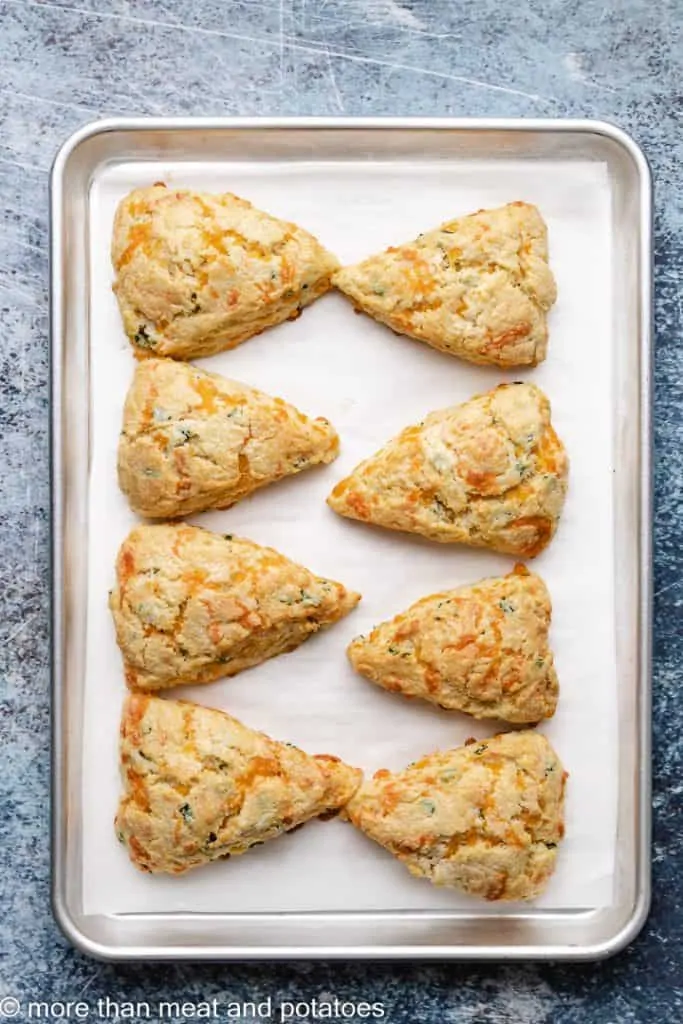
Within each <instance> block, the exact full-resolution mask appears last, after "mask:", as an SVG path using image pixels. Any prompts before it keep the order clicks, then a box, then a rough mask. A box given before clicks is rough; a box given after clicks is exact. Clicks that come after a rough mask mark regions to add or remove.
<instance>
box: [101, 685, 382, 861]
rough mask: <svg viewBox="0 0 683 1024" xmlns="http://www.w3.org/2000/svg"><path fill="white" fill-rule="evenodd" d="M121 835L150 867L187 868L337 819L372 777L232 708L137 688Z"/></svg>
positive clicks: (126, 751)
mask: <svg viewBox="0 0 683 1024" xmlns="http://www.w3.org/2000/svg"><path fill="white" fill-rule="evenodd" d="M120 755H121V778H122V782H123V790H124V791H123V796H122V797H121V801H120V803H119V808H118V813H117V815H116V833H117V835H118V838H119V840H120V842H122V843H123V844H124V845H125V846H126V848H127V850H128V853H129V855H130V859H131V860H132V862H133V863H134V864H135V866H136V867H138V868H140V870H141V871H152V872H166V873H168V874H172V875H179V874H181V873H182V872H184V871H188V870H189V869H190V868H196V867H200V866H201V865H202V864H207V863H208V862H209V861H212V860H219V859H221V858H226V857H230V856H232V855H233V854H240V853H245V852H246V851H247V850H248V849H249V848H250V847H252V846H257V845H258V844H260V843H265V842H267V841H268V840H269V839H275V838H276V837H277V836H279V835H282V833H283V832H288V831H289V830H291V829H294V828H297V827H298V826H299V825H302V824H303V823H304V822H306V821H309V819H311V818H316V817H331V816H332V815H334V814H336V813H337V811H338V810H339V809H340V808H341V807H342V806H343V805H344V804H345V803H346V802H347V801H348V800H349V799H350V798H351V796H353V794H354V792H355V791H356V789H357V788H358V786H359V784H360V781H361V778H362V774H361V772H360V771H359V770H358V769H357V768H351V767H349V765H347V764H344V763H343V762H342V761H340V760H339V759H338V758H336V757H331V756H329V755H327V754H316V755H314V756H311V755H309V754H305V753H304V752H303V750H299V749H298V748H297V747H295V746H293V745H292V744H291V743H277V742H276V741H275V740H271V739H270V738H269V737H268V736H265V735H264V734H263V733H260V732H255V731H254V730H253V729H248V728H247V727H246V726H245V725H242V723H241V722H238V721H237V719H235V718H231V716H230V715H226V714H225V713H224V712H222V711H214V710H212V709H211V708H205V707H200V706H199V705H198V704H190V703H188V702H186V701H175V700H163V699H161V698H160V697H148V696H146V695H144V694H132V695H131V696H129V697H128V699H127V700H126V703H125V705H124V709H123V718H122V721H121V745H120Z"/></svg>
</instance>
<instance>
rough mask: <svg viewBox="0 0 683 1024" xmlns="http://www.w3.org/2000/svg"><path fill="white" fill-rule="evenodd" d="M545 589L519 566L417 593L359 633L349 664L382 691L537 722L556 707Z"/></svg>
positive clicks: (486, 714) (483, 715) (473, 712)
mask: <svg viewBox="0 0 683 1024" xmlns="http://www.w3.org/2000/svg"><path fill="white" fill-rule="evenodd" d="M550 615H551V604H550V595H549V594H548V591H547V589H546V586H545V584H544V582H543V580H542V579H541V578H540V576H536V575H535V574H534V573H530V572H529V570H528V569H526V568H525V567H524V566H523V565H518V566H516V567H515V569H514V572H511V573H509V574H508V575H507V576H502V577H501V576H493V577H490V578H489V579H484V580H480V581H479V582H478V583H474V584H471V585H469V586H464V587H458V588H457V589H456V590H449V591H446V592H445V593H443V594H432V595H431V596H430V597H423V598H422V599H421V600H420V601H417V602H416V603H415V604H413V605H411V606H410V608H408V610H407V611H405V612H403V613H402V614H400V615H397V616H396V617H395V618H393V619H392V620H391V621H390V622H383V623H382V624H381V625H379V626H376V627H375V628H374V629H373V630H372V632H371V633H370V634H369V635H368V636H361V637H358V639H357V640H354V641H353V643H351V644H350V646H349V648H348V655H349V659H350V661H351V664H352V665H353V667H354V668H355V669H356V671H357V672H360V673H361V674H362V675H364V676H367V678H368V679H372V681H373V682H375V683H379V685H380V686H383V687H384V689H385V690H392V691H394V692H396V693H402V694H404V695H405V696H406V697H422V698H423V699H424V700H428V701H431V703H432V704H438V705H439V706H440V707H442V708H447V709H452V710H455V711H464V712H465V713H466V714H468V715H474V717H475V718H498V719H501V720H502V721H505V722H527V723H529V722H540V721H541V719H543V718H551V717H552V716H553V715H554V714H555V708H556V706H557V695H558V682H557V674H556V672H555V666H554V664H553V655H552V651H551V650H550V647H549V645H548V628H549V626H550Z"/></svg>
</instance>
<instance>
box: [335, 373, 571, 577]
mask: <svg viewBox="0 0 683 1024" xmlns="http://www.w3.org/2000/svg"><path fill="white" fill-rule="evenodd" d="M568 471H569V463H568V460H567V455H566V452H565V450H564V447H563V445H562V442H561V441H560V440H559V438H558V437H557V434H556V433H555V431H554V430H553V428H552V425H551V423H550V403H549V401H548V399H547V398H546V396H545V395H544V394H543V392H542V391H541V390H540V389H539V388H537V387H535V386H534V385H533V384H501V385H500V387H497V388H494V390H493V391H488V392H486V394H483V395H476V396H475V397H474V398H471V399H470V400H469V401H467V402H463V403H462V405H456V406H453V407H452V408H450V409H442V410H440V411H439V412H433V413H430V414H429V415H428V416H427V417H426V418H425V419H424V421H423V422H422V423H418V424H416V425H415V426H412V427H408V428H407V429H406V430H404V431H403V432H402V433H400V434H399V435H398V436H397V437H395V438H394V439H393V440H392V441H390V442H389V443H388V444H387V445H386V447H384V448H382V449H381V450H380V451H379V452H377V454H376V455H373V456H372V457H371V458H369V459H367V460H366V461H365V462H361V464H360V465H359V466H357V467H356V469H355V470H354V471H353V472H352V473H351V475H350V476H349V477H347V478H346V479H345V480H342V481H341V482H340V483H339V484H337V486H336V487H335V488H334V490H333V491H332V494H331V495H330V496H329V498H328V499H327V500H328V504H329V505H330V506H331V508H333V509H334V511H335V512H338V513H339V515H342V516H348V517H349V518H350V519H360V520H363V521H364V522H367V523H374V524H375V525H377V526H384V527H386V528H388V529H391V530H407V531H409V532H410V533H419V534H422V536H423V537H429V538H430V539H431V540H436V541H441V542H443V543H447V544H450V543H459V544H470V545H473V546H475V547H487V548H493V549H494V550H495V551H502V552H504V553H506V554H511V555H517V556H519V557H524V558H533V557H534V556H535V555H538V554H539V553H540V552H541V551H542V550H543V549H544V548H545V547H546V545H547V544H548V543H549V541H550V540H551V538H552V537H553V535H554V533H555V530H556V529H557V524H558V521H559V518H560V513H561V511H562V506H563V505H564V499H565V494H566V490H567V475H568Z"/></svg>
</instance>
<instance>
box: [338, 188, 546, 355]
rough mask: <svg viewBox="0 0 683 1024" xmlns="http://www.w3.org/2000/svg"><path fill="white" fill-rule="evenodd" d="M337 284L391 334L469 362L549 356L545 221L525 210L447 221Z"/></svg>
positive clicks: (347, 272)
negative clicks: (416, 341) (386, 327)
mask: <svg viewBox="0 0 683 1024" xmlns="http://www.w3.org/2000/svg"><path fill="white" fill-rule="evenodd" d="M332 282H333V284H334V285H335V286H336V287H337V288H339V289H340V290H341V291H342V292H345V293H346V295H348V296H349V298H351V299H352V300H353V302H354V303H355V305H356V306H357V307H358V308H359V309H361V310H363V311H364V312H365V313H369V314H370V316H372V317H374V318H375V319H376V320H380V321H381V322H382V323H385V324H387V325H388V326H389V327H391V328H392V330H394V331H397V332H398V333H399V334H408V335H410V337H412V338H417V339H418V340H419V341H425V342H427V344H428V345H431V346H432V348H436V349H440V350H441V351H442V352H447V353H449V354H450V355H455V356H460V357H461V358H462V359H467V360H469V361H470V362H472V363H493V364H494V365H496V366H535V365H536V364H537V363H540V362H541V361H542V360H543V359H545V356H546V349H547V343H548V328H547V325H546V313H547V312H548V310H549V309H550V307H551V306H552V305H553V303H554V302H555V299H556V296H557V292H556V288H555V279H554V278H553V275H552V272H551V270H550V268H549V266H548V234H547V229H546V226H545V222H544V220H543V218H542V217H541V215H540V213H539V212H538V210H537V209H536V207H535V206H530V205H529V204H528V203H520V202H517V203H508V204H507V206H501V207H500V208H498V209H495V210H480V211H479V212H478V213H473V214H470V215H469V216H468V217H461V218H459V219H458V220H452V221H449V222H448V223H446V224H442V225H441V227H439V228H436V230H434V231H429V232H427V233H426V234H424V235H419V236H418V238H416V239H415V241H414V242H410V243H408V244H406V245H399V246H392V247H391V248H390V249H387V251H386V252H383V253H380V254H379V255H377V256H371V257H370V258H369V259H366V260H363V262H362V263H358V264H356V265H355V266H351V267H343V268H342V269H341V270H339V271H337V273H336V274H335V275H334V277H333V278H332Z"/></svg>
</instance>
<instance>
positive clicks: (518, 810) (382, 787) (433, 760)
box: [343, 730, 567, 900]
mask: <svg viewBox="0 0 683 1024" xmlns="http://www.w3.org/2000/svg"><path fill="white" fill-rule="evenodd" d="M566 777H567V776H566V773H565V772H564V770H563V768H562V765H561V764H560V761H559V759H558V757H557V754H556V753H555V751H554V750H553V748H552V747H551V745H550V743H549V742H548V740H547V739H546V738H545V737H544V736H541V735H540V733H537V732H534V731H533V730H524V731H522V732H510V733H505V734H503V735H500V736H494V737H493V738H492V739H487V740H481V741H477V740H468V742H467V743H466V744H465V746H464V747H458V748H457V749H455V750H446V751H443V752H436V753H433V754H428V755H427V756H426V757H423V758H422V759H421V760H420V761H416V762H415V763H414V764H412V765H409V767H408V768H406V769H405V771H402V772H394V773H392V772H389V771H386V770H383V771H379V772H376V773H375V776H374V778H373V779H372V780H371V781H369V782H366V783H364V785H362V786H361V788H360V789H359V790H358V791H357V793H356V795H355V796H354V797H353V799H352V800H351V801H350V802H349V803H348V804H347V806H346V808H345V810H344V812H343V813H344V815H345V816H346V817H348V818H349V819H350V820H351V821H352V822H353V824H354V825H356V826H357V827H358V828H359V829H362V831H363V832H365V833H366V834H367V835H368V836H369V837H370V838H371V839H374V841H375V842H376V843H379V844H380V845H381V846H384V847H385V848H386V849H387V850H389V851H390V853H393V854H394V856H395V857H398V859H399V860H400V861H402V862H403V863H404V864H405V865H406V867H407V868H408V870H409V871H410V872H411V874H413V875H417V876H418V877H420V878H427V879H429V881H430V882H432V883H433V884H434V885H444V886H450V887H452V888H456V889H461V890H462V891H463V892H466V893H469V894H471V895H473V896H481V897H483V898H484V899H487V900H529V899H533V898H534V897H536V896H538V895H539V894H540V893H541V892H542V891H543V889H544V887H545V885H546V883H547V882H548V879H549V878H550V876H551V874H552V872H553V870H554V867H555V861H556V859H557V847H558V844H559V842H560V840H561V839H562V836H563V835H564V821H563V813H564V788H565V780H566Z"/></svg>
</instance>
